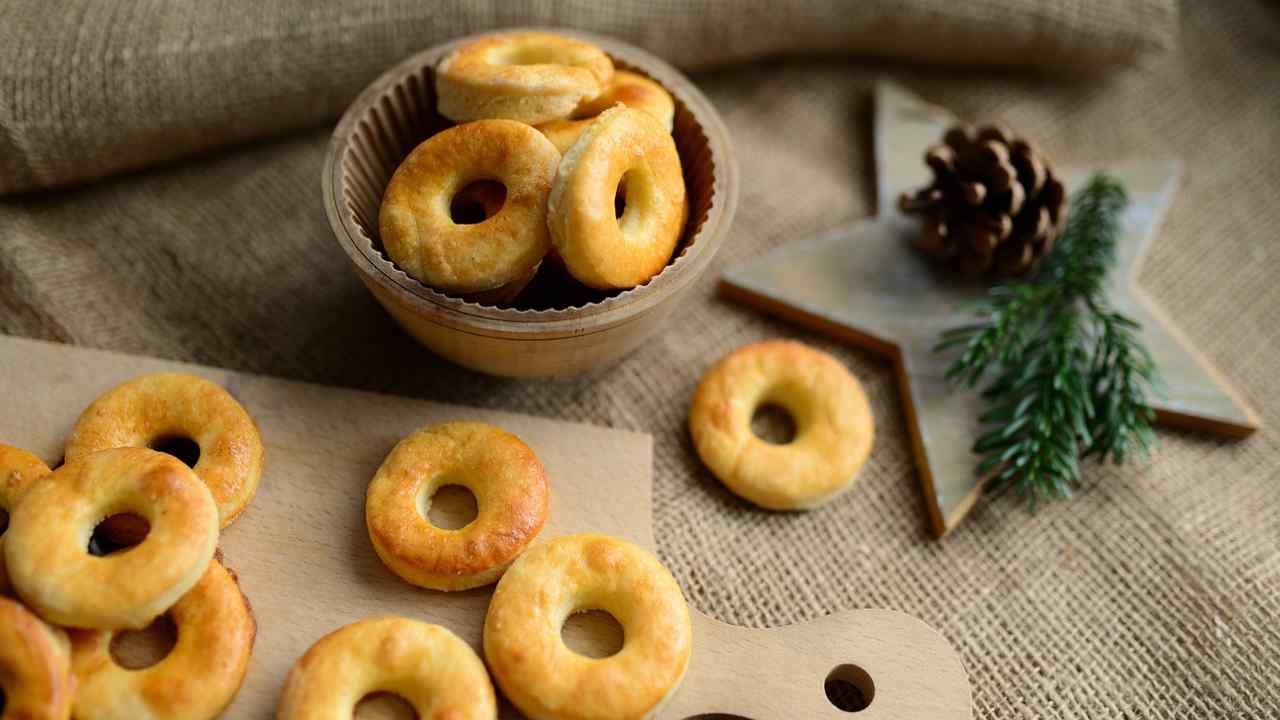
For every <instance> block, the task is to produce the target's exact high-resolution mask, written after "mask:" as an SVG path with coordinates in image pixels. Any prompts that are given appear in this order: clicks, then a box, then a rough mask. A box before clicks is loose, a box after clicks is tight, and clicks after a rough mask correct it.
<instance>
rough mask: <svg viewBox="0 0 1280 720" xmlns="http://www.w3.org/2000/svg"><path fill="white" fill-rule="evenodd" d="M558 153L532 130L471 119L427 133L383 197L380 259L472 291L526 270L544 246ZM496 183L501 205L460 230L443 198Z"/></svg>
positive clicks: (452, 288) (440, 285) (451, 288)
mask: <svg viewBox="0 0 1280 720" xmlns="http://www.w3.org/2000/svg"><path fill="white" fill-rule="evenodd" d="M559 163H560V153H559V151H557V150H556V148H555V145H552V144H551V141H550V140H548V139H547V138H546V137H544V136H543V135H542V133H540V132H538V131H537V130H534V129H533V128H532V127H529V126H528V125H525V124H524V123H519V122H515V121H514V120H478V121H476V122H473V123H467V124H466V125H458V126H456V127H452V128H449V129H448V130H445V131H444V132H441V133H437V134H436V135H433V136H431V137H430V138H428V139H427V140H426V141H424V142H423V143H422V144H421V145H418V147H416V148H414V149H413V151H412V152H410V153H409V156H408V157H406V158H405V159H404V162H402V163H400V167H399V168H397V169H396V172H395V174H394V175H392V176H391V182H390V184H388V185H387V191H386V193H385V194H384V195H383V196H382V208H381V210H380V211H379V213H378V227H379V232H380V234H381V236H382V245H383V247H385V248H386V250H387V254H388V255H389V256H390V257H391V259H392V260H393V261H394V262H395V263H396V265H399V266H400V267H401V268H402V269H403V270H404V271H405V272H406V273H408V274H409V275H411V276H413V277H414V278H416V279H417V280H420V281H421V282H423V283H425V284H427V285H430V286H431V287H433V288H436V289H437V290H443V291H445V292H455V293H474V292H480V291H483V290H492V289H494V288H496V287H500V286H503V285H506V284H508V283H510V282H512V281H515V280H517V279H519V278H521V277H524V276H525V275H526V274H527V273H529V271H530V269H531V268H533V267H534V266H536V265H537V264H538V263H539V262H541V260H542V257H543V256H544V255H546V254H547V250H549V249H550V248H551V240H550V238H549V236H548V233H547V225H546V219H545V218H546V214H547V197H548V195H549V194H550V192H551V183H552V182H553V181H554V179H555V174H556V166H557V165H558V164H559ZM479 180H496V181H498V182H500V183H502V184H503V185H504V186H506V191H507V194H506V202H505V203H503V205H502V209H501V210H499V211H498V213H497V214H496V215H494V216H493V217H490V218H488V219H486V220H485V221H484V222H481V223H475V224H471V225H459V224H457V223H455V222H454V221H453V217H452V216H451V215H450V209H449V208H450V201H451V200H452V199H453V197H454V195H456V194H458V193H459V192H460V191H462V190H463V189H464V188H466V187H467V185H469V184H471V183H473V182H476V181H479Z"/></svg>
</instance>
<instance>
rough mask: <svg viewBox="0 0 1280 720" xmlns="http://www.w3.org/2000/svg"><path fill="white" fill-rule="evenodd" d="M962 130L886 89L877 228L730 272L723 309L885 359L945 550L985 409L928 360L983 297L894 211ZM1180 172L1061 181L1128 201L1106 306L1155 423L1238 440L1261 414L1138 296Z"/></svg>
mask: <svg viewBox="0 0 1280 720" xmlns="http://www.w3.org/2000/svg"><path fill="white" fill-rule="evenodd" d="M954 122H955V117H954V116H953V115H952V114H951V113H950V112H948V111H947V110H945V109H943V108H939V107H937V106H935V105H930V104H928V103H926V102H924V101H923V100H921V99H919V98H917V97H915V96H913V95H911V94H910V93H909V92H907V91H906V90H904V89H902V88H900V87H898V86H895V85H891V84H887V83H885V84H882V85H881V86H880V87H879V88H878V90H877V93H876V132H875V142H876V148H875V150H876V167H877V173H878V178H877V180H878V185H877V188H878V193H879V206H880V214H879V216H878V217H876V218H873V219H870V220H866V221H861V222H857V223H853V224H850V225H845V226H841V227H837V228H834V229H832V230H830V231H827V232H825V233H822V234H821V235H819V236H817V237H813V238H807V239H802V240H799V241H796V242H791V243H787V244H785V245H783V246H781V247H780V248H778V249H777V250H774V251H773V252H771V253H769V254H766V255H764V256H762V257H759V258H756V259H753V260H750V261H747V262H745V263H743V264H741V265H738V266H736V267H732V268H729V269H728V270H726V271H725V273H724V276H723V278H722V281H721V290H722V292H723V294H725V295H726V296H728V297H731V298H735V299H738V300H740V301H742V302H745V303H748V304H750V305H753V306H755V307H757V308H760V309H762V310H764V311H765V312H768V313H772V314H774V315H778V316H780V317H783V318H786V319H789V320H792V321H794V322H797V323H800V324H802V325H806V326H808V327H811V328H813V329H816V330H818V331H820V332H825V333H829V334H831V335H834V336H835V337H837V338H840V339H842V340H845V341H847V342H850V343H853V344H856V345H860V346H863V347H866V348H868V349H871V350H873V351H875V352H878V353H881V354H883V355H885V356H887V357H888V358H890V360H891V361H892V362H893V363H894V368H895V371H896V374H897V376H898V381H899V382H898V385H899V389H900V393H901V397H902V404H903V408H904V412H905V415H906V418H907V422H908V425H909V429H910V431H911V440H912V449H913V452H914V454H915V457H916V467H917V469H918V471H919V473H920V478H921V482H922V485H923V487H924V494H925V501H926V507H927V509H928V512H929V519H930V524H931V526H932V528H933V531H934V533H935V534H936V535H937V536H939V537H941V536H942V535H945V534H946V533H948V532H950V531H951V530H952V529H954V528H955V527H956V525H958V524H959V523H960V521H961V520H963V519H964V516H965V515H966V514H967V513H968V512H969V510H970V509H971V508H972V507H973V504H974V502H975V501H976V500H977V498H978V496H979V494H980V492H981V485H980V483H979V480H980V478H979V477H978V476H977V475H976V474H975V473H974V467H975V466H976V465H977V460H978V458H977V456H976V455H974V454H973V452H972V446H973V442H974V440H975V439H976V438H977V437H978V435H979V432H980V426H979V424H978V422H977V418H978V416H979V414H980V413H981V412H982V410H983V409H984V406H983V404H982V401H981V398H980V397H979V396H978V394H977V393H976V392H968V391H965V390H957V389H953V388H952V387H951V386H950V385H949V383H948V382H947V381H946V378H945V371H946V366H947V364H948V363H949V362H950V357H948V356H944V355H939V354H937V353H935V352H933V348H934V346H935V345H936V344H937V341H938V337H939V335H940V333H941V332H942V331H943V330H945V329H947V328H952V327H957V326H959V325H962V324H964V323H966V322H970V321H971V319H970V318H969V317H968V316H965V315H963V314H962V313H960V312H958V310H959V309H960V308H963V307H965V306H967V305H969V304H971V303H973V302H974V301H975V300H977V299H978V298H980V297H981V295H982V294H983V293H984V292H985V291H986V288H987V287H988V286H987V285H986V284H985V283H983V282H982V281H981V280H977V279H972V278H965V277H958V276H957V274H955V273H950V272H947V271H945V270H940V269H939V268H938V267H937V266H936V265H934V264H932V263H930V262H929V261H928V260H927V259H926V258H924V257H922V255H921V254H920V253H919V252H917V251H916V250H915V249H914V247H913V246H912V244H911V242H910V240H911V237H912V235H913V234H914V233H916V232H918V227H919V226H918V222H917V221H915V220H914V219H912V218H907V217H904V216H902V215H901V214H899V213H898V211H897V208H896V198H897V196H898V194H899V193H901V192H903V191H906V190H908V189H913V188H916V187H919V186H921V185H924V184H926V183H927V182H928V181H929V171H928V168H927V167H926V166H925V164H924V162H923V160H922V158H923V155H924V151H925V148H927V147H928V146H929V145H931V144H933V143H935V142H937V141H938V139H939V138H940V137H941V136H942V132H943V130H944V129H945V128H946V127H948V126H950V125H951V124H952V123H954ZM1178 168H1179V166H1178V163H1176V162H1172V161H1137V162H1127V163H1118V164H1115V165H1108V166H1099V167H1091V168H1075V169H1067V170H1066V171H1065V172H1064V173H1063V175H1064V181H1065V182H1066V184H1067V189H1068V191H1072V192H1073V191H1074V190H1076V189H1077V188H1079V187H1080V185H1081V184H1083V182H1084V181H1086V180H1087V179H1088V177H1089V176H1090V175H1091V174H1092V173H1093V172H1095V171H1106V172H1108V173H1111V174H1112V175H1114V176H1115V177H1117V178H1119V179H1120V181H1121V182H1123V183H1124V185H1125V187H1126V190H1127V191H1128V193H1129V200H1130V204H1129V208H1128V210H1127V211H1126V213H1125V217H1124V236H1123V238H1122V239H1121V242H1120V245H1119V248H1118V252H1117V266H1116V267H1115V269H1113V270H1112V272H1111V275H1110V277H1109V281H1110V285H1111V287H1110V298H1111V302H1112V304H1113V305H1114V306H1115V307H1116V309H1118V310H1121V311H1123V312H1125V313H1127V314H1129V315H1130V316H1131V317H1133V318H1134V319H1136V320H1138V321H1139V322H1140V323H1142V332H1141V334H1142V340H1143V342H1144V343H1145V344H1146V345H1147V347H1148V348H1149V349H1150V350H1151V354H1152V356H1153V357H1154V358H1155V361H1156V363H1157V365H1158V366H1159V369H1160V373H1161V375H1162V377H1163V378H1164V380H1165V383H1166V385H1167V393H1166V394H1165V396H1164V397H1157V398H1155V407H1156V411H1157V415H1158V420H1159V422H1161V423H1163V424H1166V425H1172V426H1179V427H1187V428H1192V429H1196V430H1203V431H1206V432H1213V433H1217V434H1221V435H1224V436H1227V437H1241V436H1244V435H1247V434H1249V433H1251V432H1253V431H1254V429H1256V428H1257V426H1258V418H1257V416H1256V414H1254V412H1253V411H1252V410H1250V409H1249V407H1248V406H1247V405H1246V404H1245V402H1244V401H1243V400H1242V399H1241V397H1240V395H1239V393H1237V392H1236V391H1235V390H1234V389H1232V388H1231V386H1230V385H1229V384H1228V383H1227V381H1226V380H1225V379H1223V378H1222V376H1221V374H1220V373H1219V372H1218V371H1217V370H1215V369H1214V368H1213V367H1212V366H1211V365H1210V364H1209V363H1208V361H1207V360H1205V358H1204V357H1203V356H1201V355H1200V354H1199V353H1198V352H1197V351H1196V350H1195V349H1194V348H1193V347H1191V345H1190V344H1189V343H1188V342H1187V341H1186V338H1185V337H1184V336H1183V335H1182V334H1181V333H1180V332H1179V331H1178V330H1177V329H1176V328H1175V327H1174V326H1173V325H1172V324H1171V323H1170V322H1169V320H1168V318H1166V317H1165V316H1164V315H1163V313H1161V312H1160V310H1159V308H1158V307H1157V306H1155V305H1154V303H1152V302H1151V301H1150V299H1149V298H1148V297H1147V296H1146V295H1145V294H1143V293H1142V292H1141V290H1140V289H1139V288H1137V287H1136V286H1135V284H1134V278H1135V277H1136V275H1137V273H1138V270H1139V269H1140V266H1141V263H1142V259H1143V257H1144V255H1145V254H1146V252H1147V250H1148V249H1149V248H1150V246H1151V243H1152V242H1153V241H1154V239H1155V237H1156V234H1157V232H1158V230H1159V226H1160V221H1161V219H1162V218H1163V216H1164V213H1165V210H1166V209H1167V208H1168V206H1169V203H1170V202H1171V200H1172V197H1173V194H1174V190H1175V189H1176V186H1177V180H1178Z"/></svg>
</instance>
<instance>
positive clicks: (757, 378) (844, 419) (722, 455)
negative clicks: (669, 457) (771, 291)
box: [689, 340, 875, 510]
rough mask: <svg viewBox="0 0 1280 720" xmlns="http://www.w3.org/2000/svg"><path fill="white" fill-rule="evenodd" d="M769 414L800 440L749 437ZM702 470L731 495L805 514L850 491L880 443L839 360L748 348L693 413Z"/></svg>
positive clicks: (719, 369)
mask: <svg viewBox="0 0 1280 720" xmlns="http://www.w3.org/2000/svg"><path fill="white" fill-rule="evenodd" d="M763 405H776V406H779V407H781V408H783V409H784V410H786V411H787V412H788V413H790V415H791V417H792V419H793V420H794V422H795V430H796V432H795V437H794V438H793V439H792V440H791V442H789V443H787V444H785V445H778V444H774V443H770V442H768V441H766V440H763V439H761V438H759V437H757V436H756V434H755V433H754V432H752V430H751V419H752V416H753V415H754V414H755V412H756V410H757V409H759V408H760V407H761V406H763ZM689 432H690V433H691V434H692V435H693V444H694V447H696V448H697V450H698V455H699V456H701V458H702V462H704V463H706V465H707V467H708V468H709V469H710V470H711V472H712V473H713V474H715V476H716V477H717V478H719V479H720V482H722V483H724V485H725V487H727V488H729V490H731V491H732V492H733V493H734V494H736V495H738V496H740V497H742V498H745V499H747V500H750V501H751V502H753V503H755V504H756V505H759V506H761V507H764V508H769V509H771V510H805V509H810V508H814V507H817V506H819V505H822V504H823V503H825V502H827V501H829V500H831V498H833V497H835V496H836V495H837V494H839V493H840V492H842V491H844V490H847V489H848V488H849V487H850V486H852V484H853V480H854V478H855V477H856V476H857V474H858V470H860V469H861V468H862V466H863V464H864V463H866V461H867V456H868V455H869V454H870V452H871V442H872V439H873V437H874V434H875V423H874V420H873V419H872V417H871V405H870V404H869V403H868V402H867V396H866V394H865V393H863V391H862V385H861V384H860V383H859V382H858V379H857V378H855V377H854V376H853V374H852V373H850V372H849V370H848V369H847V368H845V366H844V365H843V364H841V363H840V361H839V360H836V359H835V358H833V357H831V356H830V355H828V354H826V353H824V352H820V351H818V350H814V349H813V348H810V347H808V346H806V345H803V344H801V343H798V342H792V341H789V340H770V341H765V342H759V343H755V344H753V345H747V346H744V347H741V348H738V349H737V350H735V351H733V352H732V353H730V354H729V355H727V356H725V357H724V358H723V359H721V360H720V362H718V363H716V365H715V367H713V368H711V370H710V371H708V372H707V374H706V375H704V376H703V378H702V382H701V384H699V385H698V390H697V392H696V393H695V394H694V396H693V406H692V407H691V408H690V409H689Z"/></svg>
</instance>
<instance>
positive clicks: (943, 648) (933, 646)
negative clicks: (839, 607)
mask: <svg viewBox="0 0 1280 720" xmlns="http://www.w3.org/2000/svg"><path fill="white" fill-rule="evenodd" d="M694 637H695V638H696V639H695V641H694V648H695V652H694V656H693V661H692V663H691V664H690V667H689V671H688V674H687V675H686V677H685V680H684V683H683V685H682V686H681V689H680V690H679V691H678V692H677V693H676V695H675V696H673V697H672V698H671V700H670V701H669V702H668V704H667V705H666V706H665V707H664V708H663V709H662V711H661V712H659V713H658V714H657V717H658V718H660V719H661V720H689V719H691V718H698V719H702V718H708V719H709V718H723V717H726V716H727V717H729V718H747V719H749V720H776V719H782V718H806V720H891V719H893V720H896V719H900V718H910V719H911V720H971V719H972V717H973V709H972V694H971V692H970V688H969V677H968V674H967V673H966V672H965V669H964V665H963V664H962V663H961V662H960V655H959V653H957V652H956V650H955V648H953V647H952V646H951V644H950V643H948V642H947V640H946V639H945V638H943V637H942V635H940V634H939V633H938V632H937V631H936V630H934V629H933V628H931V627H929V626H928V625H926V624H924V623H923V622H921V621H920V620H917V619H916V618H913V617H911V616H910V615H905V614H903V613H899V612H894V611H891V610H854V611H848V612H841V613H835V614H832V615H828V616H826V617H823V618H819V619H817V620H814V621H812V622H807V623H801V624H798V625H792V626H789V627H784V628H775V629H769V630H759V629H751V628H742V627H734V626H732V625H726V624H725V623H722V622H719V621H717V620H713V619H711V618H709V617H707V616H705V615H702V614H701V613H695V617H694ZM831 681H834V682H837V683H850V684H852V685H853V686H854V687H855V688H857V689H858V690H859V691H861V695H862V697H863V698H864V699H865V701H866V704H865V707H864V708H863V709H861V710H858V711H852V712H851V711H849V710H844V709H841V708H838V707H836V706H835V704H833V703H834V702H835V701H833V700H832V699H829V698H828V694H827V690H826V686H827V684H828V682H831ZM847 689H848V688H846V690H847ZM853 694H854V695H856V693H853ZM846 696H847V694H846ZM836 701H841V702H843V701H842V700H840V697H839V696H837V700H836Z"/></svg>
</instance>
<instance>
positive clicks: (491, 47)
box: [436, 32, 613, 125]
mask: <svg viewBox="0 0 1280 720" xmlns="http://www.w3.org/2000/svg"><path fill="white" fill-rule="evenodd" d="M612 75H613V61H611V60H610V59H609V56H608V55H605V54H604V51H603V50H601V49H600V48H598V47H596V46H595V45H592V44H591V43H586V42H582V41H581V40H574V39H572V38H567V37H564V36H563V35H556V34H554V33H546V32H509V33H501V34H497V35H489V36H487V37H483V38H481V39H479V40H475V41H472V42H469V43H467V44H465V45H463V46H461V47H459V48H457V49H456V50H454V51H453V52H451V53H449V54H448V55H446V56H445V57H444V59H443V60H441V61H440V63H439V64H438V65H437V66H436V96H437V97H438V101H437V103H436V109H437V110H438V111H439V112H440V114H441V115H444V116H445V117H447V118H449V119H451V120H453V121H455V122H468V121H470V120H480V119H483V118H506V119H509V120H519V121H520V122H525V123H529V124H531V125H532V124H536V123H540V122H546V121H548V120H554V119H556V118H562V117H566V116H568V115H569V113H571V112H573V110H574V108H576V107H578V105H579V104H580V103H581V102H582V101H584V100H590V99H591V98H594V97H596V96H597V95H599V94H600V92H601V91H602V90H603V89H604V87H605V83H607V82H608V81H609V78H610V77H611V76H612Z"/></svg>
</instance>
